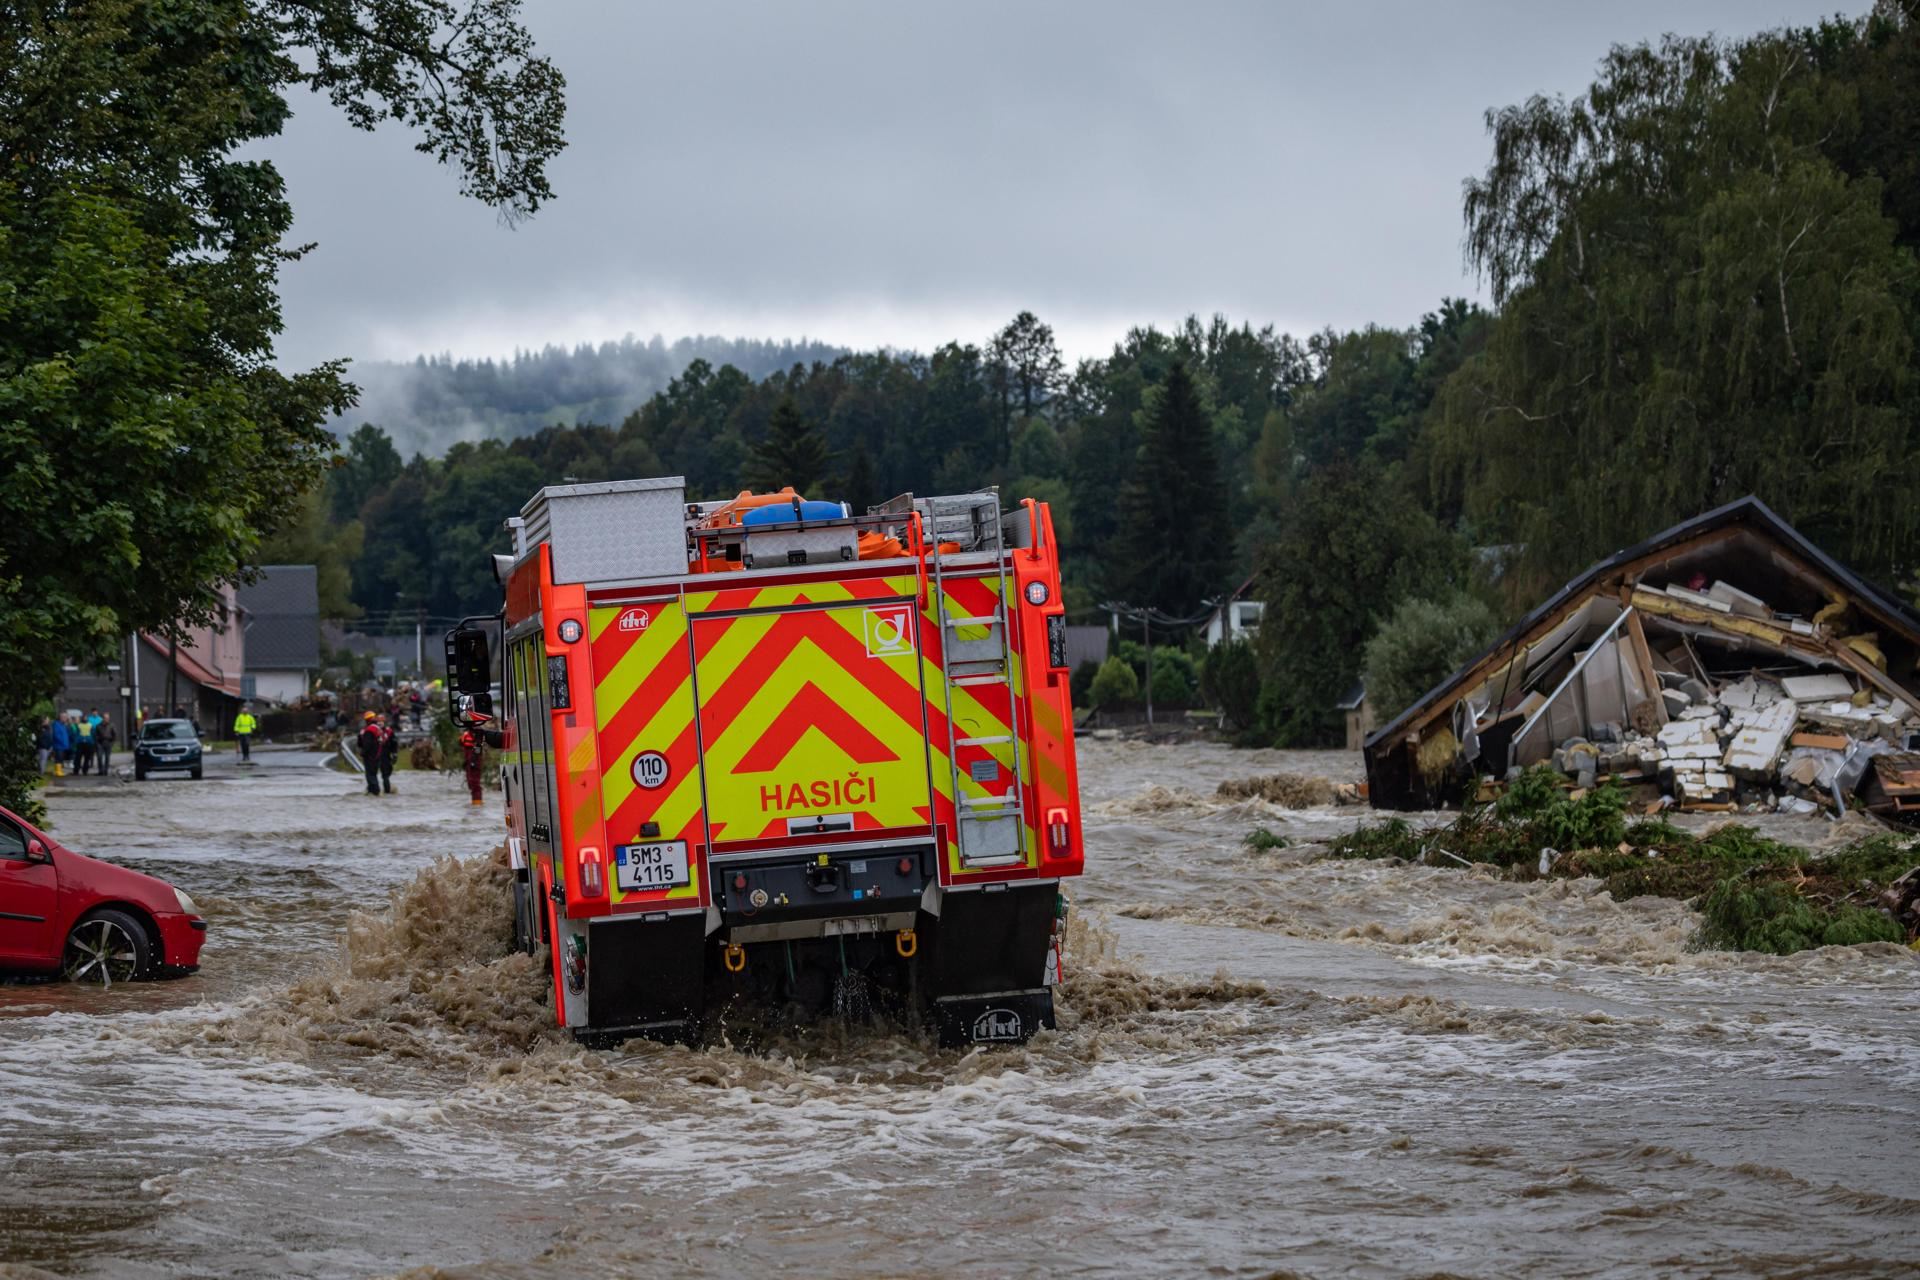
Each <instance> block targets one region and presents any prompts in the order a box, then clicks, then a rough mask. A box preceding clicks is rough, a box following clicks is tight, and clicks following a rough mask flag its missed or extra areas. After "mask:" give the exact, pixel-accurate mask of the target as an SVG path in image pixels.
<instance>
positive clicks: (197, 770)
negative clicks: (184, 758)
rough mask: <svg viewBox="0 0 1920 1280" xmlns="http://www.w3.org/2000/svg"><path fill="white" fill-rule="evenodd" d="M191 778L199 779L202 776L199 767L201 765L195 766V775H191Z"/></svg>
mask: <svg viewBox="0 0 1920 1280" xmlns="http://www.w3.org/2000/svg"><path fill="white" fill-rule="evenodd" d="M191 776H193V777H195V778H198V777H199V776H200V766H199V765H195V766H193V773H192V775H191Z"/></svg>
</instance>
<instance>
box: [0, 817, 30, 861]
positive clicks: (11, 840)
mask: <svg viewBox="0 0 1920 1280" xmlns="http://www.w3.org/2000/svg"><path fill="white" fill-rule="evenodd" d="M26 856H27V833H26V832H24V831H22V830H21V829H20V828H18V827H16V826H14V825H13V824H12V823H11V822H8V821H7V820H6V819H5V818H0V858H25V857H26Z"/></svg>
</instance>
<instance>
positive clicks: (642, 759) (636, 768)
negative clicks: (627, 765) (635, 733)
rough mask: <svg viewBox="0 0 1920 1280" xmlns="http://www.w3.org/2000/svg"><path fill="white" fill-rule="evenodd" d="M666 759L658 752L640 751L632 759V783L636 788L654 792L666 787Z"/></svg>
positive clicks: (667, 772) (668, 771)
mask: <svg viewBox="0 0 1920 1280" xmlns="http://www.w3.org/2000/svg"><path fill="white" fill-rule="evenodd" d="M670 772H671V770H669V769H668V768H667V758H666V757H665V756H663V755H661V754H660V753H659V752H658V751H642V752H641V753H640V754H639V755H637V756H635V757H634V758H633V782H634V785H635V786H637V787H642V788H644V789H645V790H648V791H654V790H657V789H659V788H660V787H663V786H665V785H666V782H667V776H668V774H669V773H670Z"/></svg>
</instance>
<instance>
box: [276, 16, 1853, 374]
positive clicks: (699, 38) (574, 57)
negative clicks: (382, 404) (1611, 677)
mask: <svg viewBox="0 0 1920 1280" xmlns="http://www.w3.org/2000/svg"><path fill="white" fill-rule="evenodd" d="M1824 8H1825V6H1823V5H1821V4H1819V3H1814V2H1811V0H1808V2H1804V3H1803V2H1794V3H1788V2H1787V0H1774V2H1773V3H1770V4H1762V5H1755V4H1752V3H1736V2H1733V0H1678V2H1676V3H1668V4H1651V3H1633V4H1622V5H1612V6H1593V5H1572V4H1538V3H1536V4H1496V3H1485V2H1478V3H1463V4H1449V5H1431V4H1341V5H1330V6H1328V5H1306V4H1297V5H1296V4H1244V5H1232V4H1193V5H1187V6H1169V5H1146V4H1133V3H1109V4H1038V5H1036V4H1018V5H1016V4H972V5H952V6H947V7H943V8H939V9H935V8H933V7H931V6H905V5H882V4H816V5H786V4H781V5H774V4H768V5H765V6H746V5H715V4H705V3H702V4H683V5H679V6H664V5H652V4H629V3H611V2H606V3H580V2H577V0H536V3H532V4H530V5H529V7H528V14H527V16H528V21H529V23H530V25H531V26H532V27H533V29H534V31H535V34H536V36H537V37H538V39H539V40H540V42H541V44H542V46H543V48H544V50H545V51H546V52H548V53H549V54H550V55H551V56H553V57H554V58H555V60H556V61H557V62H558V63H559V64H560V65H561V67H562V69H563V70H564V71H565V72H566V74H567V77H568V80H569V86H570V88H569V116H568V136H569V139H570V146H569V149H568V151H567V152H566V154H565V155H564V156H563V157H562V158H561V160H560V161H559V163H558V165H557V166H556V168H555V170H554V175H553V176H554V180H555V185H556V187H557V188H558V191H559V197H558V199H557V200H556V201H555V202H554V203H553V204H552V205H551V206H549V207H548V208H546V209H544V210H543V211H542V212H541V213H540V214H539V216H538V217H536V218H535V219H533V220H532V221H531V222H529V223H526V224H524V225H522V226H520V227H518V228H516V229H508V228H506V227H503V226H502V225H500V223H499V222H498V221H497V219H496V218H495V217H494V215H493V214H492V213H491V212H490V211H489V210H487V209H484V208H482V207H479V206H477V205H473V204H471V203H468V202H463V201H462V200H461V199H460V198H459V197H458V196H457V194H456V192H455V183H454V179H453V177H452V175H450V174H448V173H446V172H443V171H440V170H437V169H436V168H435V167H434V166H433V165H432V163H431V162H430V161H429V160H428V159H427V158H426V157H424V156H421V155H418V154H416V153H415V152H414V151H413V150H412V146H411V140H410V138H409V136H408V135H407V134H406V133H405V131H403V130H399V129H392V128H389V129H386V130H383V131H382V132H381V133H379V134H377V135H375V136H372V137H368V136H366V135H362V134H358V133H355V132H353V131H351V130H350V129H348V128H347V127H346V126H345V125H344V124H343V123H342V122H341V121H340V120H339V119H338V118H337V117H336V116H335V115H334V113H332V112H331V110H330V109H328V108H326V107H325V106H324V104H322V103H319V102H318V101H313V100H307V101H302V102H299V103H297V104H296V107H297V110H298V115H297V117H296V119H295V120H294V122H293V124H292V125H291V126H290V128H289V130H288V132H287V134H286V136H285V137H283V138H282V139H280V140H278V141H277V142H276V143H275V144H274V145H273V146H272V147H270V148H269V149H268V150H269V154H271V155H272V156H273V157H274V158H275V159H276V161H277V162H278V163H279V164H280V166H281V168H282V170H283V171H284V172H285V174H286V175H287V178H288V182H289V187H290V190H291V193H292V196H293V199H294V202H295V208H296V213H297V225H296V228H295V236H296V237H297V238H299V239H302V240H317V241H318V242H319V246H320V247H319V248H318V250H316V251H315V253H314V254H313V255H312V256H311V257H310V258H309V259H307V260H306V261H305V262H302V263H300V264H298V265H296V266H294V267H292V268H291V269H289V270H288V271H287V273H286V276H285V285H286V304H287V320H288V331H287V333H286V334H285V336H284V339H283V341H282V343H281V352H282V358H283V359H284V360H286V361H287V362H288V363H290V364H301V363H310V362H312V361H315V360H318V359H322V358H326V357H328V356H335V355H349V356H353V357H356V358H360V359H367V358H404V357H408V356H411V355H413V354H414V353H416V352H420V351H429V352H430V351H441V350H451V351H453V352H455V353H457V354H463V355H484V354H503V353H505V352H508V351H511V350H513V349H515V348H517V347H535V346H539V345H541V344H543V343H546V342H550V341H552V342H578V341H598V340H603V339H613V338H618V337H620V336H621V335H622V334H625V333H636V334H639V335H641V336H642V337H646V336H648V335H651V334H653V333H656V332H659V333H664V334H666V335H667V336H668V337H669V338H672V337H675V336H678V335H680V334H683V333H688V332H695V331H707V332H723V333H727V334H742V335H749V336H756V337H779V338H786V337H792V338H799V337H802V336H811V337H814V338H819V339H823V340H827V341H831V342H840V343H847V344H851V345H871V344H880V343H890V344H893V345H900V346H920V347H925V346H927V345H929V344H930V343H932V342H934V341H938V340H941V339H944V338H947V337H960V338H972V339H978V338H981V337H983V336H985V334H986V333H987V332H988V331H989V330H990V328H991V327H992V326H994V325H995V324H997V323H999V322H1000V321H1002V320H1004V319H1005V318H1006V317H1007V316H1008V315H1010V314H1011V313H1012V312H1013V311H1014V310H1016V309H1018V308H1021V307H1028V308H1031V309H1033V310H1035V311H1036V312H1038V313H1040V314H1041V315H1042V317H1043V318H1046V319H1048V320H1050V321H1052V322H1054V323H1055V324H1056V326H1057V327H1058V328H1059V330H1060V331H1061V333H1062V336H1063V337H1064V338H1065V339H1066V340H1067V342H1068V343H1069V345H1071V346H1074V347H1076V348H1078V349H1079V350H1080V351H1081V352H1083V353H1095V352H1098V351H1099V350H1100V349H1102V348H1103V347H1104V346H1105V344H1107V343H1108V342H1110V341H1112V340H1113V339H1114V338H1115V337H1117V336H1119V334H1120V333H1121V331H1122V330H1123V329H1124V327H1125V326H1127V325H1129V324H1134V323H1144V322H1149V321H1154V322H1162V323H1165V322H1171V321H1173V320H1176V319H1177V318H1178V317H1180V316H1181V315H1183V314H1185V313H1187V312H1190V311H1197V312H1201V313H1203V314H1204V313H1211V312H1214V311H1223V312H1226V313H1227V314H1229V315H1231V316H1233V317H1234V318H1236V319H1249V320H1253V321H1255V322H1256V323H1267V322H1272V323H1275V324H1278V325H1280V326H1282V327H1284V328H1290V329H1294V330H1296V331H1298V330H1304V329H1310V328H1316V327H1319V326H1321V325H1324V324H1333V325H1337V326H1349V325H1357V324H1362V323H1366V322H1369V321H1378V322H1382V323H1393V324H1405V323H1409V322H1411V321H1412V320H1413V319H1415V318H1416V317H1417V316H1418V315H1419V314H1420V313H1421V312H1422V311H1424V310H1427V309H1430V308H1431V307H1432V306H1433V305H1434V304H1435V303H1436V302H1437V301H1438V300H1439V298H1440V297H1441V296H1443V295H1446V294H1455V295H1458V294H1463V293H1468V294H1477V292H1478V291H1477V290H1476V288H1475V286H1474V283H1473V281H1472V280H1471V279H1469V278H1468V277H1467V276H1466V275H1465V274H1464V273H1463V270H1462V266H1461V260H1460V250H1459V213H1458V207H1459V187H1460V182H1461V179H1462V178H1464V177H1466V176H1467V175H1468V174H1470V173H1473V172H1475V171H1476V170H1477V169H1478V168H1479V167H1480V166H1481V165H1482V164H1483V163H1484V160H1485V153H1486V144H1485V138H1484V132H1483V129H1482V124H1481V114H1482V112H1483V111H1484V110H1485V109H1486V108H1487V107H1489V106H1496V105H1501V104H1505V103H1508V102H1513V101H1517V100H1519V99H1521V98H1524V97H1525V96H1527V95H1528V94H1531V93H1534V92H1541V91H1544V92H1565V93H1575V92H1578V91H1579V90H1581V89H1582V88H1584V87H1585V85H1586V84H1587V82H1588V80H1589V79H1590V75H1591V72H1592V69H1593V67H1594V65H1595V63H1596V62H1597V60H1598V59H1599V57H1600V56H1601V55H1602V54H1603V53H1604V52H1605V50H1606V48H1607V46H1608V45H1609V44H1610V43H1613V42H1622V41H1635V40H1640V39H1646V38H1653V37H1657V36H1658V35H1659V34H1660V32H1661V31H1663V30H1669V29H1671V30H1680V31H1688V32H1698V31H1706V30H1720V31H1725V32H1744V31H1750V30H1754V29H1757V28H1759V27H1762V26H1769V25H1775V24H1777V23H1780V22H1784V21H1795V22H1807V21H1812V20H1814V19H1816V18H1817V17H1818V16H1820V14H1821V13H1822V12H1823V11H1824Z"/></svg>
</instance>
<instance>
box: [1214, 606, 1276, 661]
mask: <svg viewBox="0 0 1920 1280" xmlns="http://www.w3.org/2000/svg"><path fill="white" fill-rule="evenodd" d="M1266 609H1267V604H1266V601H1264V600H1229V601H1228V602H1227V603H1226V604H1223V605H1221V606H1220V607H1219V608H1218V609H1215V610H1214V611H1213V616H1212V617H1210V618H1208V619H1207V648H1209V649H1211V648H1213V646H1215V645H1217V644H1220V643H1222V642H1224V641H1227V640H1251V639H1253V637H1254V635H1255V634H1256V633H1257V632H1258V631H1259V630H1260V617H1261V615H1262V614H1263V613H1265V612H1266Z"/></svg>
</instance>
